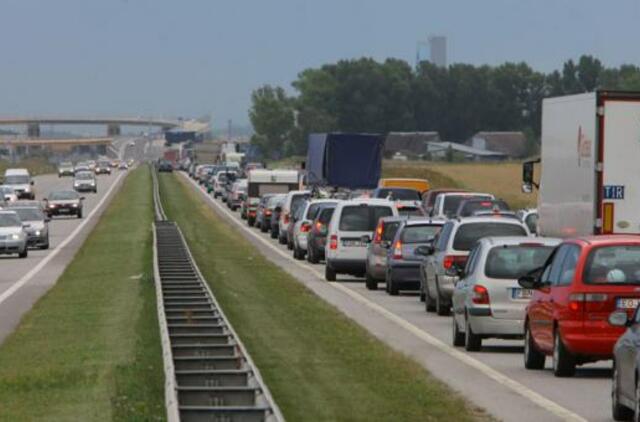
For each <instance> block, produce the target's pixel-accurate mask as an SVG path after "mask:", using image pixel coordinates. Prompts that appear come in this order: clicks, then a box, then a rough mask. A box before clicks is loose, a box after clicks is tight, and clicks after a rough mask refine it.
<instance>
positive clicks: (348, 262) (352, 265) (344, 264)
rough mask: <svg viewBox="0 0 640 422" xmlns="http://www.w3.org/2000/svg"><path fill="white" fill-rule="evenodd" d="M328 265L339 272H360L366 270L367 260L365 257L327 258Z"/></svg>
mask: <svg viewBox="0 0 640 422" xmlns="http://www.w3.org/2000/svg"><path fill="white" fill-rule="evenodd" d="M327 265H328V266H329V267H331V268H333V269H334V270H335V271H336V272H337V273H347V274H360V273H364V272H365V270H366V261H365V260H363V259H362V260H361V259H327Z"/></svg>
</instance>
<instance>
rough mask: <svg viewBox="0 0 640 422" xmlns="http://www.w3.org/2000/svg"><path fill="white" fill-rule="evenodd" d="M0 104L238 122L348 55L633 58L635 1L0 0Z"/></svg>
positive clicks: (555, 60)
mask: <svg viewBox="0 0 640 422" xmlns="http://www.w3.org/2000/svg"><path fill="white" fill-rule="evenodd" d="M0 11H1V12H0V114H2V115H29V114H31V115H33V114H56V115H66V114H71V113H75V114H83V115H96V114H110V115H114V114H137V115H165V116H200V115H204V114H211V113H212V114H213V116H214V121H215V123H216V125H218V126H220V125H224V124H225V122H226V120H227V119H229V118H232V119H234V121H235V122H238V123H245V122H247V121H248V118H247V107H248V104H249V96H250V92H251V90H252V89H253V88H256V87H257V86H259V85H261V84H264V83H271V84H280V85H284V86H287V87H288V86H289V84H290V82H291V81H292V80H293V79H294V78H295V77H296V75H297V73H298V72H299V71H301V70H303V69H304V68H307V67H311V66H318V65H321V64H324V63H327V62H334V61H336V60H338V59H342V58H354V57H361V56H371V57H374V58H376V59H380V60H382V59H384V58H386V57H398V58H402V59H405V60H408V61H409V62H410V63H412V64H413V63H414V61H415V53H416V41H417V40H418V39H426V37H427V35H428V34H435V33H437V34H443V35H446V36H447V37H448V38H449V58H450V61H453V62H467V63H474V64H483V63H489V64H496V63H501V62H504V61H520V60H525V61H527V62H529V63H530V64H531V65H532V66H533V67H534V68H537V69H540V70H545V71H547V70H551V69H554V68H557V67H559V66H560V65H561V64H562V62H563V61H564V60H565V59H567V58H571V57H574V58H575V57H577V56H579V55H580V54H582V53H590V54H595V55H597V56H598V57H600V58H601V59H602V60H603V61H604V62H605V63H606V64H607V65H618V64H620V63H623V62H629V63H635V64H639V63H640V47H639V41H640V25H639V22H640V0H634V1H632V0H606V1H605V0H441V1H429V0H395V1H383V0H369V1H365V0H313V1H306V0H251V1H250V0H227V1H222V0H40V1H36V0H0Z"/></svg>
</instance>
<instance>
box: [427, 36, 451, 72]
mask: <svg viewBox="0 0 640 422" xmlns="http://www.w3.org/2000/svg"><path fill="white" fill-rule="evenodd" d="M429 55H430V57H431V60H430V61H431V63H433V64H435V65H436V66H439V67H447V37H444V36H441V35H436V36H431V37H429Z"/></svg>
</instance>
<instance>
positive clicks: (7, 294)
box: [0, 172, 128, 305]
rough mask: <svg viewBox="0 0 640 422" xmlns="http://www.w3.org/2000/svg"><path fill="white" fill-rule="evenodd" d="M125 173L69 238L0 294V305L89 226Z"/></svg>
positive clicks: (121, 174) (119, 176)
mask: <svg viewBox="0 0 640 422" xmlns="http://www.w3.org/2000/svg"><path fill="white" fill-rule="evenodd" d="M126 174H128V172H127V173H120V174H119V175H118V176H117V177H116V179H115V180H114V181H113V184H112V185H111V186H110V187H109V189H108V190H107V192H106V193H105V194H104V196H103V197H102V198H101V199H100V201H98V203H97V204H96V206H95V207H94V208H93V209H92V210H91V212H90V213H89V215H87V216H86V217H85V219H84V221H82V223H80V224H79V225H78V226H77V227H76V228H75V229H74V230H73V231H72V232H71V234H69V236H67V237H66V238H65V239H64V240H63V241H62V242H60V243H59V244H58V245H57V246H56V247H55V248H53V250H52V251H51V252H50V253H49V254H48V255H47V256H45V257H44V258H42V260H40V262H38V264H36V266H35V267H33V268H32V269H31V270H29V272H28V273H26V274H25V275H23V276H22V277H21V278H20V279H19V280H18V281H16V282H15V283H13V284H12V285H11V287H9V288H8V289H7V290H5V291H4V292H2V293H1V294H0V305H2V304H3V303H4V302H5V301H6V300H7V299H9V298H10V297H11V296H13V295H14V294H15V293H16V292H17V291H18V290H20V289H21V288H22V287H23V286H24V285H25V284H27V283H28V282H29V281H31V279H32V278H33V277H34V276H35V275H36V274H38V273H39V272H40V271H41V270H42V269H43V268H44V267H45V266H46V265H47V264H48V263H49V262H50V261H51V260H52V259H53V258H55V257H56V256H57V255H58V254H59V253H60V251H61V250H62V249H64V247H65V246H67V245H68V244H69V243H71V241H73V240H74V239H75V238H76V236H78V234H79V233H80V232H81V231H82V229H83V228H84V227H85V226H86V225H87V224H89V222H90V221H91V220H92V219H93V217H94V216H95V215H96V213H97V212H98V211H99V210H100V209H102V206H103V205H104V203H105V202H106V201H107V199H108V198H109V197H110V196H111V192H113V190H114V189H115V188H116V187H117V186H119V184H120V180H121V179H122V178H123V177H124V176H125V175H126Z"/></svg>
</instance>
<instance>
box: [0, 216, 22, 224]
mask: <svg viewBox="0 0 640 422" xmlns="http://www.w3.org/2000/svg"><path fill="white" fill-rule="evenodd" d="M21 226H22V221H20V218H19V217H18V215H17V214H13V213H7V214H0V227H21Z"/></svg>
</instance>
